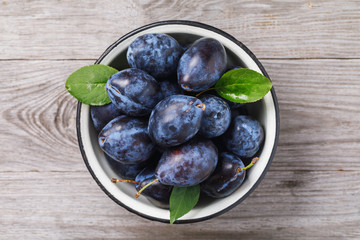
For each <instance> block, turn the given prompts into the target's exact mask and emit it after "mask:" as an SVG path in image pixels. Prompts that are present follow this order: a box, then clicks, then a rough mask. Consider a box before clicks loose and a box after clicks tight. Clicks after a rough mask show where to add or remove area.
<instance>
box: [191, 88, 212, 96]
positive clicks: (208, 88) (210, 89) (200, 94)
mask: <svg viewBox="0 0 360 240" xmlns="http://www.w3.org/2000/svg"><path fill="white" fill-rule="evenodd" d="M214 89H215V88H214V87H213V88H208V89H206V90H204V91H201V92H199V93H198V94H196V95H195V97H199V96H200V95H201V94H203V93H204V92H207V91H210V90H214Z"/></svg>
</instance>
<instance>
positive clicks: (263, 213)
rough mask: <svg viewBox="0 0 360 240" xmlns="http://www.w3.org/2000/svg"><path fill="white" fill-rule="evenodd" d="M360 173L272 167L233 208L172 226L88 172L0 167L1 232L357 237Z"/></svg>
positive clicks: (92, 235)
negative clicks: (128, 203) (139, 210)
mask: <svg viewBox="0 0 360 240" xmlns="http://www.w3.org/2000/svg"><path fill="white" fill-rule="evenodd" d="M359 181H360V174H359V172H353V171H352V172H347V171H294V172H291V171H280V172H279V171H270V172H269V173H268V174H267V175H266V178H265V179H264V181H263V182H262V183H261V184H260V186H259V188H258V189H257V190H256V191H255V192H254V193H253V194H252V195H251V196H250V197H249V198H247V199H246V200H245V202H243V203H242V204H240V205H238V206H237V207H235V208H234V209H233V210H231V211H230V212H228V213H226V214H224V215H222V216H220V217H217V218H216V219H212V220H209V221H206V222H202V223H196V224H191V225H189V224H187V225H178V226H169V225H167V224H163V223H157V222H152V221H149V220H145V219H143V218H141V217H138V216H136V215H134V214H132V213H129V212H127V211H126V210H125V209H123V208H121V207H120V206H118V205H117V204H115V203H114V202H112V201H111V200H110V199H109V198H108V197H107V196H106V195H105V194H103V192H102V191H101V190H100V189H99V188H98V186H97V185H96V183H95V182H94V181H93V180H92V179H91V177H90V175H89V174H88V173H84V172H62V173H51V172H46V173H37V172H29V173H23V174H21V176H18V175H16V174H8V173H0V184H1V186H2V188H1V195H0V201H1V203H2V204H1V205H0V212H1V215H0V222H1V226H0V236H2V237H3V239H15V238H16V239H17V238H22V237H25V236H26V237H27V238H29V239H44V238H45V239H84V238H86V239H105V238H106V239H130V238H131V239H132V238H134V239H189V238H191V239H239V238H241V239H289V238H290V239H324V238H325V237H327V238H330V239H333V238H334V239H335V238H338V239H339V238H340V239H358V236H359V234H360V229H359V228H358V226H359V224H360V207H359V206H360V200H359V198H358V196H359V194H360V185H359V184H358V183H359ZM4 190H5V191H4ZM324 196H326V198H324ZM134 201H136V199H134ZM255 223H256V224H255ZM0 238H1V237H0Z"/></svg>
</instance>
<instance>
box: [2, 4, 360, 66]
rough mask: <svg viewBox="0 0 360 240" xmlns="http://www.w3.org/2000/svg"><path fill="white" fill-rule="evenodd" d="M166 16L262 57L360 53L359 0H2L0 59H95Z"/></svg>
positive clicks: (315, 56) (331, 55)
mask: <svg viewBox="0 0 360 240" xmlns="http://www.w3.org/2000/svg"><path fill="white" fill-rule="evenodd" d="M309 4H310V5H309ZM309 6H311V7H309ZM195 9H196V11H194V10H195ZM168 19H183V20H192V21H199V22H204V23H207V24H210V25H213V26H215V27H217V28H220V29H222V30H224V31H226V32H228V33H230V34H232V35H233V36H234V37H236V38H237V39H238V40H240V41H242V42H243V43H245V44H246V45H247V46H248V47H249V48H250V49H251V50H252V51H253V52H254V53H255V54H256V55H257V56H258V57H259V58H359V55H360V41H359V39H360V31H359V30H360V4H359V1H358V0H348V1H346V3H343V2H339V1H332V0H323V1H310V0H309V1H295V0H292V1H277V0H259V1H256V2H254V1H250V0H237V1H220V2H219V1H216V0H210V1H182V0H177V1H169V0H162V1H155V0H150V1H131V0H125V1H124V0H117V1H105V2H104V1H101V2H100V1H95V0H91V1H85V0H82V1H56V0H49V1H46V2H44V1H41V0H33V1H22V0H12V1H7V0H4V1H2V4H0V23H1V24H0V32H1V33H2V34H1V35H0V52H1V55H0V59H96V58H97V57H99V56H100V55H101V53H102V52H103V51H104V50H105V49H106V48H107V47H108V46H109V45H110V44H111V43H113V42H114V41H115V40H117V39H118V38H119V37H121V36H122V35H124V34H126V33H128V32H129V31H131V30H133V29H135V28H137V27H140V26H143V25H145V24H149V23H151V22H156V21H161V20H168Z"/></svg>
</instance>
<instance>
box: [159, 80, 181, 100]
mask: <svg viewBox="0 0 360 240" xmlns="http://www.w3.org/2000/svg"><path fill="white" fill-rule="evenodd" d="M159 84H160V89H161V93H162V96H163V98H167V97H169V96H171V95H176V94H184V90H183V89H182V88H181V87H180V86H179V84H178V83H177V82H176V81H171V80H170V81H162V82H160V83H159Z"/></svg>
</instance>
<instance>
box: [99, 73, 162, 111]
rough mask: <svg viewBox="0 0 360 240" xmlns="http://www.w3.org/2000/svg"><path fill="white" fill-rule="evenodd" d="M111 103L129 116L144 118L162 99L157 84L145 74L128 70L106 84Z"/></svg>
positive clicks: (114, 76)
mask: <svg viewBox="0 0 360 240" xmlns="http://www.w3.org/2000/svg"><path fill="white" fill-rule="evenodd" d="M106 91H107V93H108V95H109V98H110V99H111V102H112V103H113V104H114V105H115V106H116V107H117V108H119V109H120V110H121V111H123V112H124V113H125V114H126V115H129V116H145V115H148V114H150V113H151V110H152V109H153V107H154V106H155V105H156V104H157V103H158V102H159V101H160V100H161V99H162V94H161V90H160V85H159V83H158V82H157V81H156V80H155V79H154V78H153V77H152V76H150V75H149V74H147V73H146V72H144V71H142V70H139V69H135V68H129V69H125V70H122V71H120V72H118V73H115V74H114V75H112V76H111V78H110V79H109V80H108V81H107V83H106Z"/></svg>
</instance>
